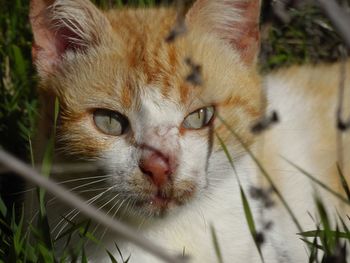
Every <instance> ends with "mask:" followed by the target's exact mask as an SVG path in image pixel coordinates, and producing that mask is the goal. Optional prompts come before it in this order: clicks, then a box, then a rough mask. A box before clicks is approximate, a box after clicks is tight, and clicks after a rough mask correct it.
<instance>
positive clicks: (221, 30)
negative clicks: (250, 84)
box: [186, 0, 260, 64]
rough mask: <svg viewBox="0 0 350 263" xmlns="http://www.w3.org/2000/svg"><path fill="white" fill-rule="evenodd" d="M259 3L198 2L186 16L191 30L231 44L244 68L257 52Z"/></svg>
mask: <svg viewBox="0 0 350 263" xmlns="http://www.w3.org/2000/svg"><path fill="white" fill-rule="evenodd" d="M259 17H260V0H215V1H214V0H197V1H196V2H195V3H194V5H193V7H192V8H191V9H190V10H189V12H188V13H187V16H186V23H187V24H188V26H189V27H190V28H195V29H199V30H202V31H205V32H210V33H213V34H216V36H217V37H219V38H221V39H224V40H225V41H227V42H228V43H230V44H231V45H232V46H233V48H235V49H236V50H237V51H238V52H239V53H240V54H241V57H242V59H243V61H244V62H245V63H246V64H252V63H255V62H256V58H257V54H258V51H259V45H260V44H259Z"/></svg>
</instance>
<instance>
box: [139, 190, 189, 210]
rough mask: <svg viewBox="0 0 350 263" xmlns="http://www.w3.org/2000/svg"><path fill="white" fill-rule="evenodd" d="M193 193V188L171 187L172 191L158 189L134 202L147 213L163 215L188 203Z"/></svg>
mask: <svg viewBox="0 0 350 263" xmlns="http://www.w3.org/2000/svg"><path fill="white" fill-rule="evenodd" d="M194 193H195V188H194V187H191V188H188V189H186V190H185V191H184V190H183V189H172V191H167V192H163V191H158V192H157V193H155V194H152V195H150V196H148V197H147V198H143V199H142V200H139V201H137V202H136V205H137V206H138V207H140V208H142V209H143V210H145V212H147V214H151V215H153V216H164V215H166V214H168V213H169V212H170V211H171V210H173V209H175V208H176V207H179V206H183V205H185V204H186V203H188V202H189V201H190V200H191V199H192V198H193V195H194Z"/></svg>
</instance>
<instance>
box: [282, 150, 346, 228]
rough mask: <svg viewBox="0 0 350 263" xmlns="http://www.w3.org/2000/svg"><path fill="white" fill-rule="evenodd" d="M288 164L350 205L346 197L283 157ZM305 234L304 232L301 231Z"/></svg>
mask: <svg viewBox="0 0 350 263" xmlns="http://www.w3.org/2000/svg"><path fill="white" fill-rule="evenodd" d="M281 157H282V158H283V159H284V160H285V161H286V162H287V163H289V164H290V165H291V166H293V167H294V168H296V169H297V170H299V171H300V172H301V173H302V174H304V175H305V176H307V177H308V178H309V179H310V180H311V181H313V182H315V183H316V184H318V185H319V186H320V187H322V188H323V189H324V190H326V191H327V192H329V193H331V194H332V195H334V196H335V197H337V198H338V199H339V200H340V201H342V202H344V203H345V204H347V205H350V201H349V200H347V199H346V198H345V197H344V196H342V195H341V194H339V193H337V192H335V191H334V190H332V189H331V188H329V187H328V186H327V185H325V184H324V183H322V182H321V181H320V180H318V179H317V178H315V177H314V176H312V175H311V174H310V173H309V172H307V171H305V170H304V169H303V168H301V167H300V166H298V165H296V164H295V163H293V162H291V161H289V160H288V159H287V158H284V157H283V156H281ZM300 232H303V231H300Z"/></svg>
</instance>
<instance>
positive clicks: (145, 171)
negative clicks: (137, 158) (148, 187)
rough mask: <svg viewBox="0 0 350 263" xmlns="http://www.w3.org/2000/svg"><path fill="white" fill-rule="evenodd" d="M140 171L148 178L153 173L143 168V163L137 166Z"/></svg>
mask: <svg viewBox="0 0 350 263" xmlns="http://www.w3.org/2000/svg"><path fill="white" fill-rule="evenodd" d="M139 167H140V170H141V172H142V173H143V174H145V175H148V176H149V177H152V176H153V173H152V172H151V171H148V170H147V169H146V168H145V167H144V166H143V162H142V163H141V164H140V165H139Z"/></svg>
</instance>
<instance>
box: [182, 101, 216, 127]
mask: <svg viewBox="0 0 350 263" xmlns="http://www.w3.org/2000/svg"><path fill="white" fill-rule="evenodd" d="M214 112H215V109H214V107H213V106H210V107H206V108H201V109H199V110H196V111H194V112H192V113H190V114H189V115H188V116H187V117H186V118H185V120H184V122H183V126H184V127H185V128H186V129H195V130H197V129H200V128H203V127H205V126H206V125H208V124H209V122H210V121H211V119H212V118H213V116H214Z"/></svg>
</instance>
